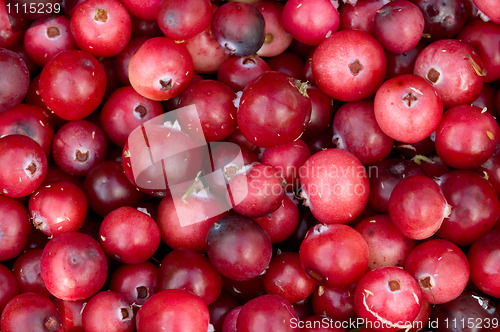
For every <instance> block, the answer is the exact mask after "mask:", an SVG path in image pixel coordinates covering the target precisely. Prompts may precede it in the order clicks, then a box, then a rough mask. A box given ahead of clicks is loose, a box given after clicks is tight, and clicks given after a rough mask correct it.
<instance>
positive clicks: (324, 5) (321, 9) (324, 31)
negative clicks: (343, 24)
mask: <svg viewBox="0 0 500 332" xmlns="http://www.w3.org/2000/svg"><path fill="white" fill-rule="evenodd" d="M339 21H340V18H339V13H338V11H337V9H336V8H335V7H334V5H333V3H332V2H331V1H328V0H321V1H304V0H291V1H287V2H286V4H285V7H284V8H283V14H282V22H283V27H284V28H285V30H286V31H287V32H288V33H290V34H291V35H292V36H293V38H295V39H296V40H298V41H300V42H301V43H304V44H306V45H318V44H319V43H321V42H322V41H323V40H325V39H326V38H328V37H330V35H331V34H332V33H334V32H336V31H337V30H338V28H339V24H340V22H339Z"/></svg>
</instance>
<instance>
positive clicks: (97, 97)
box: [39, 50, 106, 120]
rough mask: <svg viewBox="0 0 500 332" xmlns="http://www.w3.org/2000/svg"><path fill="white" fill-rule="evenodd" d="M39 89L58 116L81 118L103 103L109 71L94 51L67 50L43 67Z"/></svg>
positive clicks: (67, 118) (70, 118) (72, 118)
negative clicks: (92, 53)
mask: <svg viewBox="0 0 500 332" xmlns="http://www.w3.org/2000/svg"><path fill="white" fill-rule="evenodd" d="M39 90H40V95H41V96H42V98H43V101H44V102H45V104H47V107H49V108H50V109H51V110H52V111H53V112H54V113H55V114H56V115H57V116H59V117H61V118H62V119H64V120H80V119H83V118H85V117H87V116H89V115H90V114H91V113H92V112H93V111H94V110H95V109H96V108H97V106H99V104H100V103H101V101H102V99H103V97H104V93H105V92H106V74H105V72H104V69H103V67H102V66H101V64H100V63H99V62H98V61H97V59H96V58H95V57H94V56H92V55H91V54H90V53H87V52H84V51H80V50H69V51H63V52H60V53H58V54H57V55H56V56H54V57H53V58H52V60H50V61H49V62H48V63H47V64H46V65H45V66H44V67H43V70H42V73H41V74H40V81H39Z"/></svg>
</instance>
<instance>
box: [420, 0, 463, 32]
mask: <svg viewBox="0 0 500 332" xmlns="http://www.w3.org/2000/svg"><path fill="white" fill-rule="evenodd" d="M412 2H413V3H414V4H416V5H417V6H418V7H419V8H420V10H421V12H422V14H423V16H424V21H425V28H424V35H423V37H424V38H427V39H430V40H431V41H435V40H438V39H446V38H453V37H455V36H456V35H457V33H458V32H460V30H462V28H463V26H464V25H465V23H466V21H467V13H466V7H467V6H466V2H467V1H463V0H450V1H446V2H442V1H438V0H412Z"/></svg>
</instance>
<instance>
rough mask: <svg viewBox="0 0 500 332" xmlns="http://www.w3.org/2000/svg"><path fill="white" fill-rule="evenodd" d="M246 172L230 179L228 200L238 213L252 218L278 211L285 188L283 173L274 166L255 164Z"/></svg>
mask: <svg viewBox="0 0 500 332" xmlns="http://www.w3.org/2000/svg"><path fill="white" fill-rule="evenodd" d="M250 167H251V168H250V169H249V170H248V172H246V173H239V174H236V175H235V176H233V177H232V178H231V180H230V181H229V193H228V202H229V201H231V202H232V204H233V210H234V211H235V212H236V213H239V214H241V215H244V216H246V217H250V218H256V217H262V216H265V215H267V214H269V213H272V212H274V211H276V210H277V209H278V208H279V207H280V205H281V202H282V201H283V197H284V196H285V190H284V189H283V178H282V176H281V173H280V172H279V171H278V170H277V169H276V168H275V167H273V166H270V165H266V164H255V165H252V166H250Z"/></svg>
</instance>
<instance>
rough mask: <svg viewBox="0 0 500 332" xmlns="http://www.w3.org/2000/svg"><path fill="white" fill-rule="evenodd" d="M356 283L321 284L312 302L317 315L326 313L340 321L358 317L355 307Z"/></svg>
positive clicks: (313, 295)
mask: <svg viewBox="0 0 500 332" xmlns="http://www.w3.org/2000/svg"><path fill="white" fill-rule="evenodd" d="M355 288H356V284H355V283H354V284H352V285H349V286H345V287H333V288H328V287H323V286H319V287H318V288H317V289H316V290H315V291H314V293H313V294H312V297H311V304H312V308H313V311H314V313H315V314H316V315H326V316H328V317H330V318H333V319H335V320H339V321H346V320H349V319H352V318H354V317H356V310H355V309H354V290H355Z"/></svg>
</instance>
